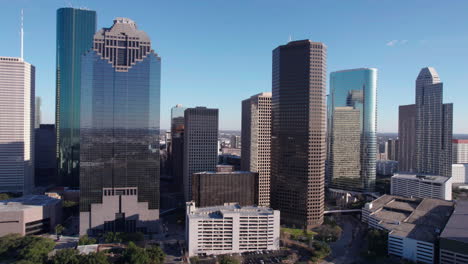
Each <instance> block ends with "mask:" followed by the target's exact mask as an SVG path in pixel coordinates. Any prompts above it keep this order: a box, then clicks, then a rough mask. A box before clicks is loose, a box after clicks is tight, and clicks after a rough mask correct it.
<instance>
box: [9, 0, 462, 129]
mask: <svg viewBox="0 0 468 264" xmlns="http://www.w3.org/2000/svg"><path fill="white" fill-rule="evenodd" d="M0 4H1V5H2V10H3V13H2V17H1V18H0V21H1V23H0V30H1V32H2V42H0V50H1V53H0V56H9V57H19V56H20V33H19V32H20V13H21V8H23V9H24V16H25V17H24V27H25V28H24V34H25V40H24V54H25V60H26V61H27V62H29V63H32V64H33V65H35V66H36V95H37V96H40V97H41V98H42V113H43V116H42V121H43V123H54V122H55V67H56V60H55V59H56V57H55V56H56V54H55V49H56V12H57V9H58V8H60V7H68V6H70V5H72V6H73V7H87V8H89V9H91V10H95V11H96V12H97V17H98V23H97V24H98V28H102V27H110V26H111V21H112V20H113V19H114V18H115V17H128V18H131V19H132V20H134V21H135V22H136V23H137V24H138V26H139V29H141V30H144V31H146V32H147V33H148V35H149V36H150V38H151V41H152V43H153V45H152V46H153V49H154V50H155V52H157V53H158V55H160V56H161V58H162V75H161V77H162V79H161V82H162V83H161V128H163V129H168V128H169V127H170V110H171V107H173V106H175V105H176V104H183V105H184V106H186V107H195V106H207V107H209V108H219V109H220V111H219V121H220V129H221V130H240V124H241V102H242V100H244V99H247V98H249V97H250V96H252V95H254V94H257V93H260V92H271V66H272V65H271V64H272V62H271V54H272V50H273V49H274V48H276V47H277V46H279V45H284V44H286V43H287V42H288V41H289V38H290V37H291V39H292V40H300V39H311V40H312V41H319V42H323V43H325V44H326V45H327V46H328V73H330V72H333V71H338V70H345V69H353V68H361V67H373V68H377V69H378V70H379V76H378V88H377V97H378V109H377V113H378V121H377V127H378V129H377V131H378V132H397V130H398V106H399V105H406V104H412V103H414V96H415V88H414V87H415V80H416V77H417V76H418V73H419V71H420V70H421V68H423V67H428V66H431V67H434V68H435V69H436V70H437V72H438V73H439V75H440V77H441V79H442V80H443V82H444V102H445V103H454V134H457V133H468V122H466V114H467V113H468V104H467V103H466V102H467V100H468V89H467V88H466V86H467V85H468V74H467V72H468V63H467V61H468V32H467V31H468V30H467V29H468V20H466V19H465V17H466V15H465V12H466V10H467V9H468V1H463V0H454V1H450V2H447V1H423V0H414V1H404V0H398V1H390V0H381V1H376V0H356V1H338V0H331V1H330V0H314V1H309V0H308V1H306V0H304V1H293V2H292V4H291V3H285V2H284V1H280V0H271V1H267V0H255V1H248V0H239V1H216V0H204V1H142V0H134V1H132V2H131V4H130V5H129V2H128V1H123V0H116V1H112V4H109V2H108V1H92V0H67V1H65V0H44V1H34V0H15V1H7V0H0ZM441 16H443V18H444V19H443V20H440V19H438V18H440V17H441ZM329 81H330V79H329V75H328V78H327V87H329Z"/></svg>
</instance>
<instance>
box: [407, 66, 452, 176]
mask: <svg viewBox="0 0 468 264" xmlns="http://www.w3.org/2000/svg"><path fill="white" fill-rule="evenodd" d="M452 123H453V104H444V103H443V83H442V82H441V81H440V78H439V75H438V74H437V72H436V70H435V69H434V68H432V67H428V68H423V69H421V71H420V73H419V75H418V78H417V79H416V170H417V172H418V173H428V174H435V175H441V176H446V177H451V176H452V129H453V124H452Z"/></svg>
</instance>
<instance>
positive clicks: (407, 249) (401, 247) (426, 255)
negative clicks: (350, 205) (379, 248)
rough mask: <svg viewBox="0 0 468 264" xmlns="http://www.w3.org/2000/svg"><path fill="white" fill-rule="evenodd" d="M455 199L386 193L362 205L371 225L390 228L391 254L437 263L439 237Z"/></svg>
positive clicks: (363, 219) (418, 261)
mask: <svg viewBox="0 0 468 264" xmlns="http://www.w3.org/2000/svg"><path fill="white" fill-rule="evenodd" d="M453 206H454V203H453V202H450V201H444V200H440V199H431V198H425V199H420V198H406V197H402V196H394V195H383V196H381V197H379V198H378V199H376V200H374V201H372V202H369V203H367V204H366V205H365V207H364V208H363V209H362V221H363V222H365V223H368V225H369V227H372V228H376V229H380V230H386V231H388V254H389V255H395V256H399V257H401V258H404V259H407V260H411V261H414V262H417V263H431V264H432V263H434V262H435V260H436V251H437V250H436V247H437V239H438V236H439V235H440V233H441V231H442V229H443V228H444V226H445V224H446V223H447V221H448V219H449V217H450V214H451V213H452V211H453Z"/></svg>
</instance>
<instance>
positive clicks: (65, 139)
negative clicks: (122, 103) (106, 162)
mask: <svg viewBox="0 0 468 264" xmlns="http://www.w3.org/2000/svg"><path fill="white" fill-rule="evenodd" d="M95 32H96V12H95V11H91V10H85V9H76V8H68V7H67V8H60V9H58V10H57V58H56V59H57V62H56V63H57V68H56V110H55V129H56V130H57V132H56V135H57V140H56V143H57V161H58V175H59V178H60V181H61V184H62V185H64V186H68V187H72V188H78V187H79V179H80V176H79V174H80V170H79V166H80V163H79V157H80V134H79V133H80V113H81V111H80V97H81V91H80V87H81V58H82V56H83V55H84V54H85V53H86V52H87V51H89V50H91V49H92V47H93V36H94V33H95Z"/></svg>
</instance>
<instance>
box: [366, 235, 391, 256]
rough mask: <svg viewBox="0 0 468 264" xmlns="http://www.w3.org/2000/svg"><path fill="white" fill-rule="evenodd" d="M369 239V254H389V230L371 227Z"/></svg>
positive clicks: (367, 236) (367, 238)
mask: <svg viewBox="0 0 468 264" xmlns="http://www.w3.org/2000/svg"><path fill="white" fill-rule="evenodd" d="M366 240H367V255H369V256H376V257H379V256H386V255H387V240H388V232H387V231H384V230H378V229H370V230H369V231H368V232H367V235H366Z"/></svg>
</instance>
